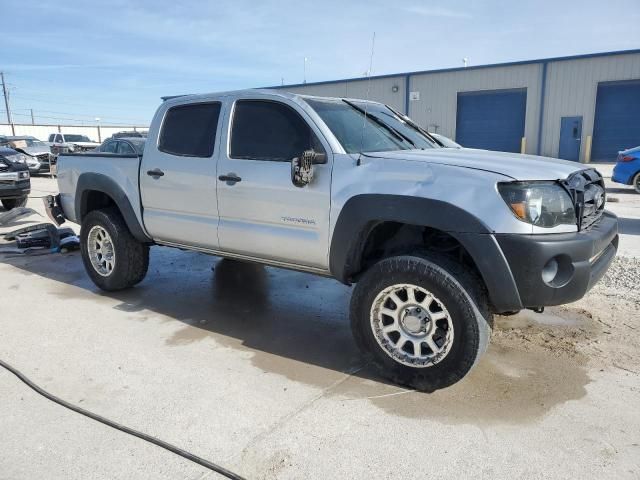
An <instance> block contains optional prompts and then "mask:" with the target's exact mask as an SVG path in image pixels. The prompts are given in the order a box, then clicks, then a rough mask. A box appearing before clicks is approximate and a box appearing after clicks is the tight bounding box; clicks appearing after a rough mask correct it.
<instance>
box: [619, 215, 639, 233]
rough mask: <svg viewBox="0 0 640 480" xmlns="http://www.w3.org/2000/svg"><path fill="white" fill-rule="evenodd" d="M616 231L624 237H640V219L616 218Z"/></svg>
mask: <svg viewBox="0 0 640 480" xmlns="http://www.w3.org/2000/svg"><path fill="white" fill-rule="evenodd" d="M618 230H619V232H620V233H623V234H625V235H640V218H626V217H618Z"/></svg>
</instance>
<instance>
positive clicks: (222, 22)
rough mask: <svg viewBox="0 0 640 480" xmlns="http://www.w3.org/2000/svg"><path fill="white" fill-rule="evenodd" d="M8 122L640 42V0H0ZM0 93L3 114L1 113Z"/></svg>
mask: <svg viewBox="0 0 640 480" xmlns="http://www.w3.org/2000/svg"><path fill="white" fill-rule="evenodd" d="M0 12H1V18H2V37H1V40H0V71H4V73H5V80H6V83H7V86H8V88H9V93H10V101H11V109H12V111H13V114H14V122H16V123H28V122H30V121H31V118H30V109H33V111H34V114H35V119H36V123H39V122H40V123H52V124H55V123H67V124H69V123H74V124H79V122H80V121H82V122H83V123H90V124H95V123H96V122H95V119H96V118H100V123H101V124H103V125H109V124H112V125H113V124H118V125H140V126H143V125H148V123H149V122H150V121H151V118H152V116H153V113H154V111H155V109H156V108H157V106H158V104H159V103H160V102H161V100H160V97H161V96H165V95H177V94H183V93H204V92H216V91H224V90H236V89H242V88H253V87H264V86H271V85H280V84H281V83H282V82H283V81H284V83H285V84H294V83H302V82H303V80H304V75H305V60H304V59H305V57H306V58H307V62H306V80H307V82H314V81H322V80H333V79H341V78H347V77H360V76H363V75H364V74H366V72H367V71H368V70H369V69H370V68H369V67H370V61H371V51H372V37H373V34H374V32H375V43H374V45H373V62H372V68H371V73H372V74H373V75H382V74H388V73H396V72H404V71H416V70H430V69H437V68H448V67H460V66H462V64H463V63H462V59H463V58H467V59H468V62H469V65H481V64H487V63H500V62H509V61H517V60H529V59H536V58H546V57H554V56H566V55H576V54H583V53H594V52H603V51H613V50H627V49H634V48H640V33H638V25H639V24H640V1H639V0H609V1H608V2H606V3H603V2H602V1H601V0H597V1H596V0H581V1H576V0H553V1H548V0H538V1H528V0H512V1H504V0H478V1H471V0H469V1H462V0H449V1H446V2H445V1H444V0H440V1H429V0H423V1H421V0H393V1H389V0H386V1H385V0H369V1H349V0H316V1H304V0H299V1H294V0H291V1H290V0H281V1H275V0H272V1H269V0H264V1H258V0H256V1H250V0H235V1H204V0H202V1H197V0H173V1H170V0H153V1H133V0H132V1H126V0H95V1H73V0H70V1H65V0H55V1H46V0H45V1H32V0H1V1H0ZM5 118H6V117H5V112H4V105H3V104H2V103H0V122H2V123H4V121H5Z"/></svg>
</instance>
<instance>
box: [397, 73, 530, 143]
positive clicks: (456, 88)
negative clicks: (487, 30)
mask: <svg viewBox="0 0 640 480" xmlns="http://www.w3.org/2000/svg"><path fill="white" fill-rule="evenodd" d="M540 75H541V66H540V65H539V64H530V65H519V66H512V67H492V68H479V69H472V70H457V71H454V72H442V73H426V74H419V75H412V76H411V78H410V88H409V90H410V91H412V92H415V91H417V92H420V100H417V101H411V102H409V116H410V117H411V118H413V119H414V120H415V121H417V122H418V123H420V125H422V126H424V127H426V128H427V129H428V130H429V131H432V132H437V133H441V134H442V135H445V136H447V137H449V138H456V112H457V96H458V92H473V91H478V90H500V89H507V88H526V89H527V110H526V116H525V137H526V138H527V150H526V151H527V153H535V148H536V139H537V135H538V116H539V106H540Z"/></svg>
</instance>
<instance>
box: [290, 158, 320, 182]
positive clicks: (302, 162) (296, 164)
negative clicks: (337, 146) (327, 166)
mask: <svg viewBox="0 0 640 480" xmlns="http://www.w3.org/2000/svg"><path fill="white" fill-rule="evenodd" d="M326 161H327V156H326V154H324V153H316V152H315V151H314V150H305V151H304V152H302V155H300V156H299V157H296V158H294V159H293V160H291V183H293V184H294V185H295V186H296V187H299V188H302V187H304V186H305V185H309V184H310V183H311V182H312V181H313V171H314V168H313V165H314V164H316V163H326Z"/></svg>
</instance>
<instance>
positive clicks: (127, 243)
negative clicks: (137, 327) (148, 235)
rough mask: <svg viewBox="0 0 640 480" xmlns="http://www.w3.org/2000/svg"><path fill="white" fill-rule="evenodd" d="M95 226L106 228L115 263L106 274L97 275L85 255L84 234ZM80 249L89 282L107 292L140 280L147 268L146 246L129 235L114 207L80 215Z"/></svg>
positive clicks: (87, 254)
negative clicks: (89, 278)
mask: <svg viewBox="0 0 640 480" xmlns="http://www.w3.org/2000/svg"><path fill="white" fill-rule="evenodd" d="M96 225H99V226H101V227H102V228H104V229H105V230H106V231H107V233H108V234H109V236H110V237H111V240H112V243H113V247H114V251H115V257H116V262H115V266H114V268H113V271H112V272H111V273H110V274H109V275H108V276H102V275H100V274H99V273H98V272H97V271H96V270H95V268H94V266H93V265H92V263H91V260H90V258H89V252H88V248H87V243H88V235H89V231H90V230H91V229H92V228H93V227H94V226H96ZM80 251H81V253H82V261H83V263H84V268H85V270H86V271H87V273H88V274H89V277H91V280H92V281H93V283H95V284H96V285H97V286H98V287H100V288H101V289H102V290H106V291H108V292H112V291H116V290H123V289H125V288H129V287H132V286H134V285H136V284H138V283H140V282H141V281H142V280H143V279H144V277H145V276H146V274H147V270H148V268H149V246H148V245H145V244H143V243H140V242H139V241H137V240H136V239H135V238H134V237H133V235H131V232H130V231H129V228H128V227H127V224H126V223H125V221H124V219H123V218H122V215H120V212H119V211H118V210H117V209H115V208H106V209H103V210H93V211H92V212H89V213H88V214H87V215H86V216H85V217H84V218H83V220H82V227H81V229H80Z"/></svg>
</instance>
